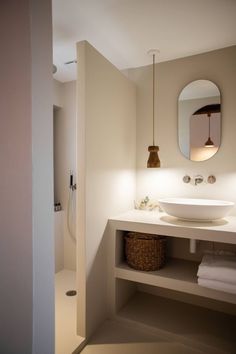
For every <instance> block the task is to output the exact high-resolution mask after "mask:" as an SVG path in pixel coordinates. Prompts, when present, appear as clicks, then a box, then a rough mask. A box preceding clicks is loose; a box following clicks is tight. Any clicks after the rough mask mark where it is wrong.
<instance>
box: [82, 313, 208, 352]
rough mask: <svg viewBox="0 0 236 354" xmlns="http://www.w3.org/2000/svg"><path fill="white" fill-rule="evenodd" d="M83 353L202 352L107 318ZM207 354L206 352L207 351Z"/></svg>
mask: <svg viewBox="0 0 236 354" xmlns="http://www.w3.org/2000/svg"><path fill="white" fill-rule="evenodd" d="M81 353H82V354H200V353H203V352H202V351H199V350H194V349H192V348H190V347H189V346H186V345H183V344H181V343H178V342H175V341H171V340H169V339H167V338H165V337H164V336H158V335H154V334H153V333H149V332H148V331H147V330H144V329H140V328H133V327H132V325H129V324H125V323H121V322H120V321H116V320H107V321H106V322H105V323H104V324H103V325H102V326H101V327H100V328H99V329H98V330H97V332H96V333H95V334H94V336H93V337H92V338H91V340H90V341H89V343H88V344H87V346H86V347H85V348H84V349H83V350H82V352H81ZM205 354H206V353H205Z"/></svg>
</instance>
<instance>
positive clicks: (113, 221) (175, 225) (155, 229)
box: [109, 210, 236, 244]
mask: <svg viewBox="0 0 236 354" xmlns="http://www.w3.org/2000/svg"><path fill="white" fill-rule="evenodd" d="M109 221H110V225H111V226H112V228H113V229H114V230H127V231H136V232H145V233H153V234H159V235H163V236H173V237H179V238H189V239H196V240H202V241H214V242H222V243H229V244H236V216H228V217H226V218H224V219H220V220H216V221H213V222H192V221H183V220H179V219H177V218H175V217H172V216H169V215H167V214H165V213H163V212H157V211H143V210H130V211H128V212H126V213H124V214H121V215H118V216H115V217H111V218H110V219H109Z"/></svg>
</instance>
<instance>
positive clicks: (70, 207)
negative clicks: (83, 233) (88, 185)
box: [67, 188, 76, 242]
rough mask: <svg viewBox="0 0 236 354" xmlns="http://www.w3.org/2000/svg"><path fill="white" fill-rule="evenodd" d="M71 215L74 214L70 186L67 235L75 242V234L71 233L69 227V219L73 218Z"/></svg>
mask: <svg viewBox="0 0 236 354" xmlns="http://www.w3.org/2000/svg"><path fill="white" fill-rule="evenodd" d="M71 212H72V215H71ZM73 216H74V203H73V190H72V189H71V188H70V191H69V197H68V203H67V229H68V231H69V235H70V237H71V238H72V240H73V241H74V242H76V237H75V234H74V233H73V231H72V228H71V219H72V218H73Z"/></svg>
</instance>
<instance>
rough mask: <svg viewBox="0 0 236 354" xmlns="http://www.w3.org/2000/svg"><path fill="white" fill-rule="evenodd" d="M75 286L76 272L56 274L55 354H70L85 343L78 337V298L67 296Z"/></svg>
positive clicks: (65, 271)
mask: <svg viewBox="0 0 236 354" xmlns="http://www.w3.org/2000/svg"><path fill="white" fill-rule="evenodd" d="M75 284H76V274H75V272H73V271H70V270H65V269H64V270H62V271H60V272H58V273H56V274H55V348H56V349H55V354H70V353H72V352H73V351H74V350H75V349H76V348H77V347H78V346H79V345H80V344H81V342H82V341H83V338H82V337H79V336H78V335H76V296H66V294H65V293H66V292H67V291H68V290H73V289H75Z"/></svg>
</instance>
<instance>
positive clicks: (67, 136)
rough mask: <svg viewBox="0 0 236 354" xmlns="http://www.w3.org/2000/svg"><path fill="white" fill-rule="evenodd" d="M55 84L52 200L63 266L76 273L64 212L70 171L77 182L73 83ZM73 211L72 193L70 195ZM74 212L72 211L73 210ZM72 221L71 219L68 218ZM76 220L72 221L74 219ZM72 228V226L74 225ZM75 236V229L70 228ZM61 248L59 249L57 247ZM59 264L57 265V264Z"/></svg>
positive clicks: (74, 253)
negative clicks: (57, 209)
mask: <svg viewBox="0 0 236 354" xmlns="http://www.w3.org/2000/svg"><path fill="white" fill-rule="evenodd" d="M53 81H54V105H57V104H56V103H57V102H58V103H59V104H60V106H58V105H57V107H59V108H57V109H56V110H54V200H55V202H60V203H61V205H62V209H63V210H64V213H63V222H62V226H63V235H64V236H63V238H64V242H63V252H60V253H58V257H59V254H60V255H62V254H63V260H59V263H60V264H61V263H63V265H64V268H66V269H71V270H75V268H76V246H75V240H73V238H72V237H71V236H70V234H69V232H68V227H67V208H68V198H69V192H70V190H69V176H70V171H73V173H74V176H75V178H76V82H75V81H71V82H67V83H60V82H58V81H56V80H53ZM71 198H72V203H73V207H74V210H75V192H73V193H72V195H71ZM72 210H73V209H72ZM71 220H72V221H73V217H72V218H71ZM74 220H75V219H74ZM74 224H75V223H74ZM72 231H74V232H75V225H72ZM60 247H61V245H60ZM57 263H58V262H57Z"/></svg>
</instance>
